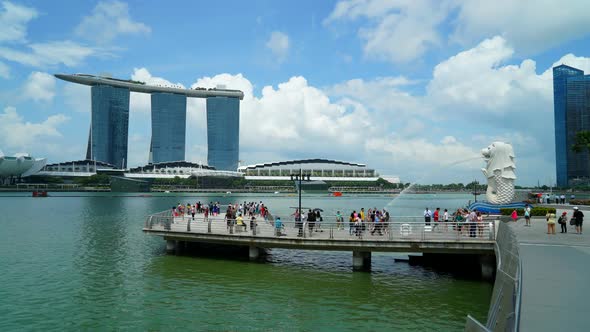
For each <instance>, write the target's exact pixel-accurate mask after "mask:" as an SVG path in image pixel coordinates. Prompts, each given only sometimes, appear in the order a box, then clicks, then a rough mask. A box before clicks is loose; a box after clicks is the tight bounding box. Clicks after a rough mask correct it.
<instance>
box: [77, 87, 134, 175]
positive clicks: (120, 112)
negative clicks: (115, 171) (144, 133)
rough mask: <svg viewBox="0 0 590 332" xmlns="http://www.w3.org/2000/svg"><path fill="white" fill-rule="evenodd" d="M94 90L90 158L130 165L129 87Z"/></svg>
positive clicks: (113, 163)
mask: <svg viewBox="0 0 590 332" xmlns="http://www.w3.org/2000/svg"><path fill="white" fill-rule="evenodd" d="M91 93H92V115H91V122H90V135H89V139H88V147H87V149H86V159H90V160H96V161H102V162H105V163H109V164H112V165H114V166H115V167H117V168H126V167H127V141H128V133H129V89H126V88H116V87H112V86H108V85H95V86H92V88H91Z"/></svg>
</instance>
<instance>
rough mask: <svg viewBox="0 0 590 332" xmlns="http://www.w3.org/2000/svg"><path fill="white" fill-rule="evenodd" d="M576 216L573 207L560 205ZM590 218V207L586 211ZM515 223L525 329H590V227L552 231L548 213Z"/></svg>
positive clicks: (561, 210)
mask: <svg viewBox="0 0 590 332" xmlns="http://www.w3.org/2000/svg"><path fill="white" fill-rule="evenodd" d="M563 211H566V212H567V213H568V217H570V216H571V214H572V210H571V207H568V208H567V210H564V209H559V208H558V210H557V215H558V216H559V215H561V213H562V212H563ZM585 214H586V218H587V219H588V220H587V221H586V222H585V224H586V227H590V226H588V222H590V212H587V213H585ZM531 224H532V226H531V227H525V226H524V220H522V219H520V220H519V221H518V223H512V224H511V227H513V229H514V230H515V232H516V234H517V238H518V242H519V246H520V259H521V260H522V268H523V271H522V276H523V281H522V286H523V289H522V305H521V312H520V329H521V331H525V332H526V331H590V318H589V317H587V316H586V315H587V314H588V313H587V310H586V309H587V303H588V302H587V301H588V299H590V264H589V263H590V237H589V234H590V228H587V230H586V234H583V235H578V234H575V230H574V227H573V226H569V223H568V233H567V234H561V233H560V225H559V224H556V233H557V234H556V235H548V234H546V233H547V223H546V221H545V218H539V219H533V220H532V222H531Z"/></svg>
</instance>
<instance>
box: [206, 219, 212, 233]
mask: <svg viewBox="0 0 590 332" xmlns="http://www.w3.org/2000/svg"><path fill="white" fill-rule="evenodd" d="M207 233H211V219H209V218H207Z"/></svg>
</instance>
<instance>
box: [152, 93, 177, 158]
mask: <svg viewBox="0 0 590 332" xmlns="http://www.w3.org/2000/svg"><path fill="white" fill-rule="evenodd" d="M185 137H186V96H184V95H181V94H176V93H166V92H158V93H152V140H151V142H150V155H149V161H148V162H149V163H150V164H151V163H161V162H168V161H181V160H184V153H185Z"/></svg>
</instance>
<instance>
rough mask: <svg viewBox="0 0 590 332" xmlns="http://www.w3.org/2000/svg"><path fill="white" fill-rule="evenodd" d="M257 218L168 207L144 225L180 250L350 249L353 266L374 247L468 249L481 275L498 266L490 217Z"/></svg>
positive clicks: (429, 251)
mask: <svg viewBox="0 0 590 332" xmlns="http://www.w3.org/2000/svg"><path fill="white" fill-rule="evenodd" d="M331 219H332V220H333V218H331ZM256 221H257V225H256V227H250V221H249V220H248V218H245V219H244V223H245V224H246V227H244V226H240V225H236V224H235V221H233V220H232V221H230V223H229V226H228V222H227V221H226V220H224V216H222V215H218V216H214V217H209V218H205V217H204V215H203V214H198V215H195V219H194V220H192V218H191V216H190V215H183V216H177V217H174V216H173V215H172V212H171V211H164V212H160V213H157V214H153V215H150V216H148V217H147V219H146V221H145V225H144V228H143V231H144V232H145V233H149V234H152V235H156V236H162V237H163V238H164V239H165V240H166V241H167V249H168V250H169V251H175V250H177V249H178V248H179V247H182V246H183V245H184V243H186V242H200V243H211V244H219V245H234V246H244V247H247V248H248V251H249V257H250V259H252V260H255V259H257V258H258V257H259V255H260V252H261V250H263V249H268V248H287V249H304V250H337V251H352V253H353V255H352V265H353V268H354V269H355V270H361V269H370V263H371V252H373V251H379V252H411V253H423V254H424V255H426V256H428V255H438V254H441V255H452V254H466V255H478V256H480V257H482V259H481V262H482V275H484V276H487V277H488V278H489V277H491V276H492V274H493V271H494V260H493V254H494V243H495V229H496V225H495V222H494V221H490V220H486V221H485V222H482V223H477V225H471V224H469V223H460V224H455V223H436V224H435V223H431V224H430V225H426V224H425V223H424V219H423V218H419V217H394V218H393V221H390V222H389V223H388V224H387V225H385V224H380V223H378V224H372V223H364V226H358V227H357V226H352V227H351V226H350V224H349V223H348V221H347V220H346V221H345V222H344V223H342V224H338V223H335V222H326V221H322V222H316V223H315V224H314V225H313V227H310V226H311V225H310V224H309V223H303V224H299V223H295V221H284V222H281V224H282V227H279V228H277V227H275V222H274V220H268V221H265V220H264V219H262V218H257V219H256ZM458 226H460V227H461V231H459V228H458ZM471 227H472V228H471ZM439 257H441V258H442V257H443V256H439Z"/></svg>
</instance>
